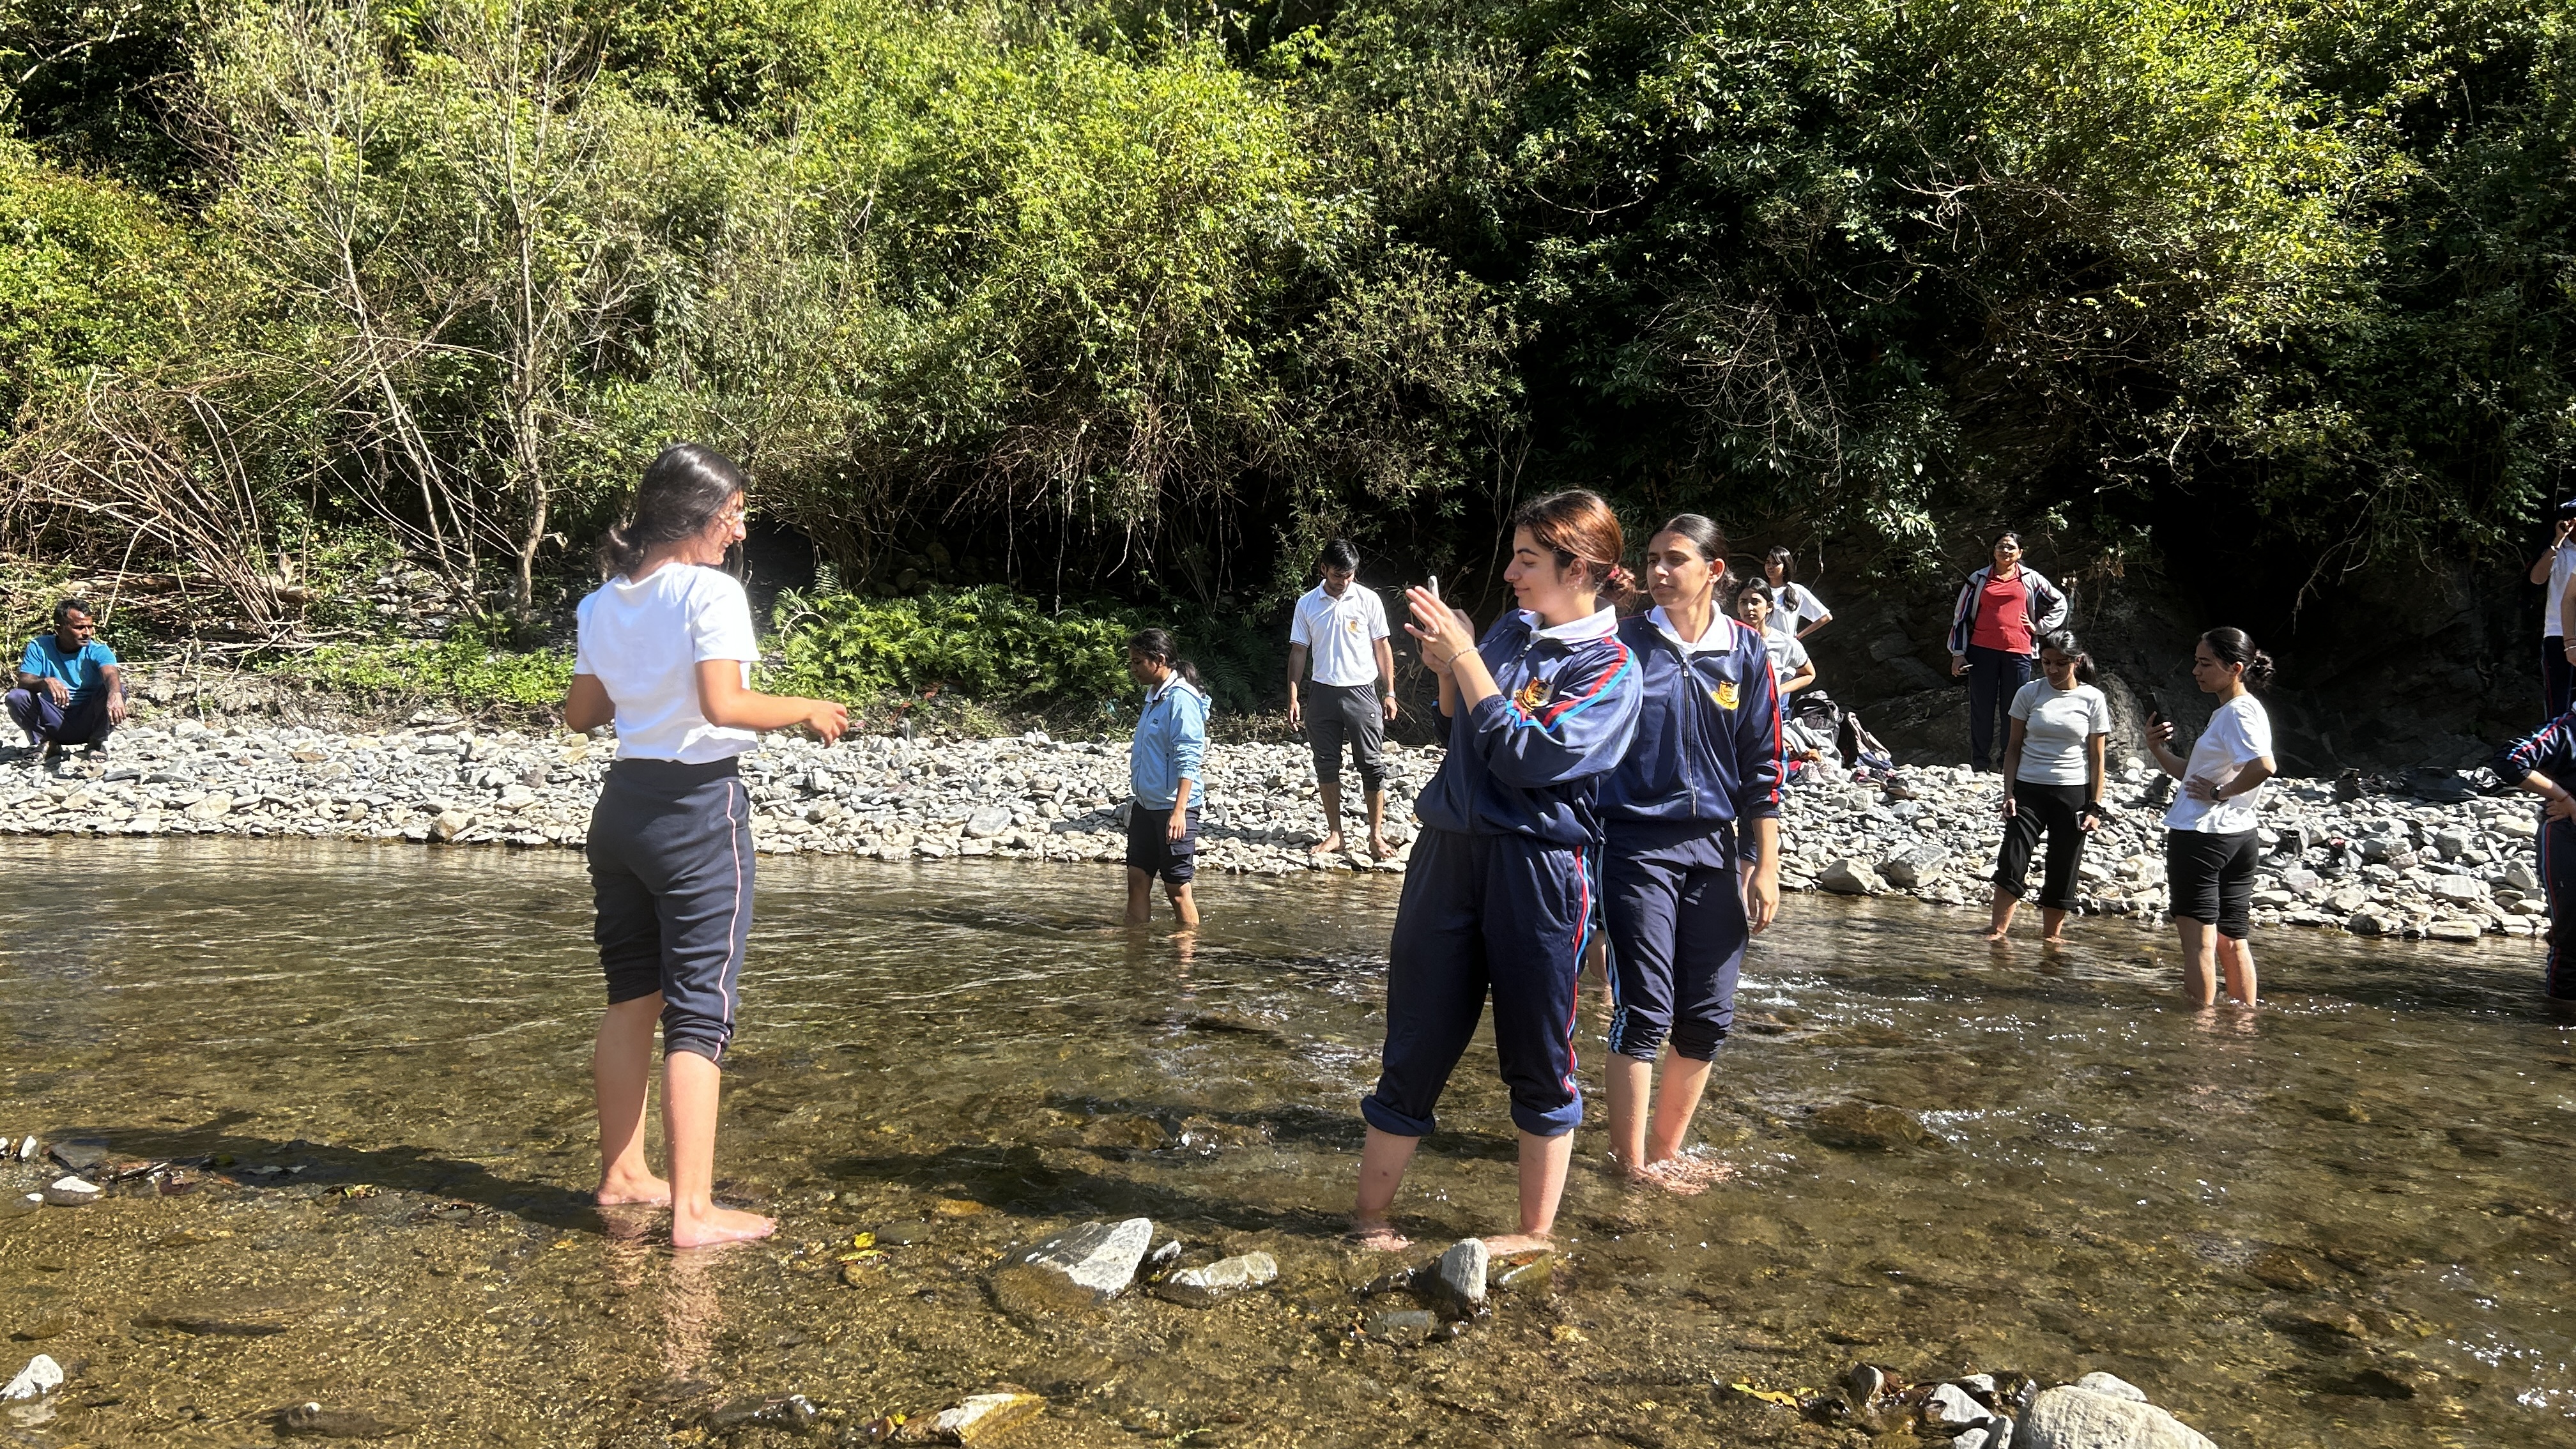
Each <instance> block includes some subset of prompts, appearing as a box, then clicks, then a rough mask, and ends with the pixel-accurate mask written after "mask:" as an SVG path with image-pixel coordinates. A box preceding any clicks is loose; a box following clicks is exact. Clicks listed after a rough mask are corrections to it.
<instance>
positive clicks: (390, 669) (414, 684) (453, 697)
mask: <svg viewBox="0 0 2576 1449" xmlns="http://www.w3.org/2000/svg"><path fill="white" fill-rule="evenodd" d="M512 641H513V630H512V627H511V625H510V624H509V622H508V621H507V620H504V619H498V618H492V619H475V620H467V621H464V622H460V623H459V624H457V625H456V626H455V627H454V628H452V629H450V630H449V631H448V634H447V637H446V638H444V639H437V640H420V639H398V640H384V641H380V642H373V643H359V644H327V645H324V646H322V647H321V648H318V649H314V650H311V651H309V652H305V653H301V654H296V655H291V656H273V657H270V658H268V659H265V660H262V661H261V662H260V663H259V664H258V665H257V667H258V668H260V669H261V670H263V671H264V672H268V673H274V674H281V675H287V676H290V677H292V678H294V679H296V680H298V681H299V682H302V683H304V684H308V685H311V686H313V687H315V688H318V689H324V690H329V691H332V692H335V693H339V694H344V695H348V696H350V697H352V698H354V699H359V700H368V701H410V700H438V701H442V702H447V703H452V704H455V705H458V706H461V707H463V708H466V709H470V710H475V711H495V710H497V711H506V712H511V713H520V712H531V713H533V712H539V711H550V710H554V709H557V708H559V707H561V705H562V704H563V698H564V693H565V691H567V690H569V689H570V688H572V655H571V653H570V651H568V650H563V649H520V648H516V647H513V642H512Z"/></svg>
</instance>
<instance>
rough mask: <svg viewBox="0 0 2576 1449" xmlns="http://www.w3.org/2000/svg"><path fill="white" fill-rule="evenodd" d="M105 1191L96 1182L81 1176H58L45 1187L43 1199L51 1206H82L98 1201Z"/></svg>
mask: <svg viewBox="0 0 2576 1449" xmlns="http://www.w3.org/2000/svg"><path fill="white" fill-rule="evenodd" d="M104 1191H106V1189H105V1188H102V1187H100V1186H99V1185H98V1184H97V1183H94V1182H91V1181H90V1180H89V1179H87V1178H82V1177H58V1178H55V1179H54V1180H53V1181H52V1182H51V1183H49V1184H47V1185H46V1187H45V1201H46V1203H47V1204H48V1205H50V1206H53V1207H82V1206H85V1205H87V1204H89V1203H94V1202H96V1201H98V1195H99V1194H100V1193H102V1192H104Z"/></svg>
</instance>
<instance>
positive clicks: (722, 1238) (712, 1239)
mask: <svg viewBox="0 0 2576 1449" xmlns="http://www.w3.org/2000/svg"><path fill="white" fill-rule="evenodd" d="M777 1231H778V1223H777V1220H776V1219H773V1218H765V1217H762V1216H761V1215H760V1214H758V1213H746V1212H736V1211H735V1210H733V1209H732V1208H709V1209H707V1210H706V1211H705V1212H704V1213H692V1214H690V1215H689V1216H687V1217H685V1218H683V1217H680V1216H677V1215H674V1216H673V1217H672V1219H671V1246H672V1247H674V1248H712V1247H716V1246H718V1245H719V1244H723V1243H748V1242H750V1241H752V1240H753V1239H755V1238H765V1237H768V1236H769V1235H770V1234H771V1233H774V1232H777Z"/></svg>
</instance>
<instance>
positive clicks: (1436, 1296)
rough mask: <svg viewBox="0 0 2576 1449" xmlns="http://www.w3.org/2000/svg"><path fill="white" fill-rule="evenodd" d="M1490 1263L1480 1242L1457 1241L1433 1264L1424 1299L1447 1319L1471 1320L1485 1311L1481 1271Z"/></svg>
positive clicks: (1483, 1276) (1490, 1256) (1483, 1281)
mask: <svg viewBox="0 0 2576 1449" xmlns="http://www.w3.org/2000/svg"><path fill="white" fill-rule="evenodd" d="M1492 1263H1493V1253H1492V1251H1491V1250H1490V1249H1488V1248H1487V1247H1486V1246H1485V1240H1484V1239H1482V1238H1461V1239H1459V1240H1458V1241H1457V1242H1456V1243H1454V1244H1452V1245H1451V1246H1450V1249H1449V1251H1448V1252H1445V1253H1443V1254H1441V1255H1440V1261H1439V1262H1438V1263H1437V1264H1435V1265H1433V1267H1432V1269H1431V1278H1430V1282H1429V1283H1428V1284H1427V1285H1426V1286H1425V1288H1424V1296H1425V1297H1427V1298H1429V1299H1430V1300H1431V1306H1432V1307H1434V1308H1436V1309H1438V1310H1439V1311H1440V1312H1441V1313H1443V1314H1445V1315H1447V1316H1448V1317H1451V1318H1473V1317H1475V1316H1476V1315H1477V1314H1479V1313H1482V1312H1484V1311H1485V1272H1486V1270H1487V1269H1488V1268H1489V1267H1490V1266H1492Z"/></svg>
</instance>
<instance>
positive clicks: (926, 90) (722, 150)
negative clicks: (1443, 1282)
mask: <svg viewBox="0 0 2576 1449" xmlns="http://www.w3.org/2000/svg"><path fill="white" fill-rule="evenodd" d="M0 66H4V67H5V69H0V74H5V77H6V81H7V85H8V89H7V91H6V93H5V95H0V101H5V104H6V107H7V109H6V118H7V122H8V125H9V127H10V128H11V130H13V131H14V138H13V139H10V140H8V141H7V142H5V143H0V410H5V421H0V426H5V429H6V431H5V434H0V450H5V451H0V525H5V527H6V529H7V530H8V532H9V535H10V537H9V539H8V542H9V543H10V544H11V545H12V546H15V547H18V548H21V549H36V550H43V551H51V552H54V553H57V554H61V555H66V556H71V557H76V558H80V559H83V560H84V561H95V562H104V563H113V562H115V561H116V560H117V559H119V558H129V559H130V558H134V557H138V556H150V557H151V558H152V560H153V561H154V562H155V563H156V564H167V565H183V566H187V567H191V568H194V569H197V570H199V571H202V572H204V573H205V574H207V575H208V576H209V577H211V578H212V579H214V580H215V581H216V582H218V583H220V584H222V585H223V586H224V587H225V588H226V589H228V590H230V592H231V594H232V596H233V597H234V598H235V599H236V601H237V602H238V604H239V610H240V612H241V613H242V614H243V615H245V616H246V617H249V618H251V619H252V620H254V621H263V620H271V619H275V618H277V617H279V616H280V615H281V614H282V613H285V612H291V608H292V604H291V602H280V601H281V600H287V601H291V600H292V599H293V598H294V596H295V591H294V589H293V587H292V583H293V576H294V575H295V574H296V573H297V572H298V570H300V569H305V570H309V569H311V568H313V567H315V566H316V565H315V564H314V562H313V560H314V559H315V558H316V557H319V556H321V554H320V553H317V544H316V540H317V539H318V538H325V537H346V536H350V535H353V534H362V535H365V536H367V537H371V538H375V539H378V540H381V542H382V544H383V546H385V547H388V548H398V549H400V550H402V551H404V552H406V553H407V554H409V555H410V556H411V557H412V558H414V559H415V560H417V561H419V562H421V563H422V564H424V565H425V566H427V567H430V568H433V569H435V570H438V571H440V572H441V573H442V574H443V575H445V576H446V577H447V578H449V579H450V580H451V581H452V582H453V583H454V584H455V585H456V586H457V587H458V588H459V589H461V590H462V589H470V590H476V591H480V592H481V595H482V596H483V597H485V598H487V599H489V600H490V601H491V602H492V603H493V604H494V605H495V606H515V607H517V608H519V609H522V610H525V609H533V608H537V607H539V606H541V605H542V604H543V603H544V602H545V601H546V599H547V598H549V597H550V596H551V592H552V591H553V590H555V589H558V588H559V587H560V585H561V582H562V581H563V580H564V579H567V578H570V577H574V576H577V575H578V574H579V573H580V571H581V560H582V556H583V555H582V550H583V544H584V543H585V541H586V539H587V537H588V536H589V534H590V532H591V531H592V530H593V529H595V527H596V526H597V524H598V522H599V521H600V518H601V515H602V512H603V510H604V509H605V508H607V507H610V506H612V505H613V500H614V498H615V495H616V492H617V489H618V488H619V487H620V486H621V484H622V483H623V482H624V480H626V479H627V478H628V477H630V476H631V475H632V473H633V471H634V468H635V466H636V463H637V460H638V459H639V458H640V457H642V456H643V455H644V454H645V453H646V452H647V451H648V450H649V449H650V448H651V447H653V446H654V445H655V444H657V443H659V442H660V441H663V440H666V439H669V438H673V437H679V436H695V437H701V438H704V439H706V440H708V441H711V442H714V443H716V444H718V445H719V446H723V447H726V448H728V449H730V450H732V451H734V452H736V453H738V454H740V455H742V456H743V457H744V458H745V459H746V461H748V462H749V463H750V464H751V465H752V467H753V469H754V472H755V475H756V476H757V478H758V479H759V488H760V491H761V503H762V506H763V507H764V508H765V509H766V510H767V511H769V512H770V513H771V514H772V515H773V516H775V517H778V518H780V519H783V520H785V521H788V522H790V523H792V524H794V525H795V526H797V527H798V528H800V529H801V530H803V531H804V532H805V533H807V534H809V535H810V536H812V537H813V538H814V539H816V540H817V541H818V543H819V544H820V546H821V547H822V548H823V550H824V551H825V553H826V554H827V555H828V557H829V558H830V559H831V561H832V562H833V563H834V564H836V565H837V568H838V571H839V575H840V577H841V578H842V579H843V580H844V581H845V582H847V583H849V584H852V585H853V586H859V587H869V588H878V589H890V588H893V587H896V586H897V584H898V581H899V580H902V579H905V578H910V579H912V580H914V581H915V582H916V583H925V582H928V581H931V580H933V579H944V580H946V581H949V582H955V583H963V584H975V583H986V582H995V581H1007V582H1014V583H1017V584H1019V585H1021V586H1022V587H1024V588H1027V589H1029V590H1031V591H1033V592H1037V593H1040V594H1049V593H1055V592H1062V591H1067V590H1073V591H1082V592H1090V591H1099V590H1107V591H1111V592H1116V593H1123V594H1126V595H1128V596H1130V597H1136V598H1144V599H1153V598H1162V599H1172V600H1193V601H1199V602H1202V603H1204V602H1213V601H1216V600H1219V599H1235V600H1240V599H1258V598H1265V597H1275V596H1276V595H1277V593H1278V592H1279V591H1280V590H1282V589H1284V588H1285V587H1287V586H1289V585H1290V584H1291V583H1293V581H1294V575H1295V573H1296V572H1297V570H1296V569H1295V567H1294V566H1293V564H1288V563H1283V562H1282V560H1283V559H1295V558H1300V557H1302V556H1303V553H1304V550H1305V547H1306V545H1307V544H1308V543H1309V542H1311V541H1312V540H1313V539H1314V538H1315V537H1317V536H1319V535H1320V534H1321V533H1323V532H1324V531H1326V530H1333V529H1341V530H1348V531H1351V532H1354V533H1356V534H1358V535H1360V536H1362V537H1363V538H1364V539H1368V540H1370V541H1372V542H1374V543H1376V544H1379V545H1381V546H1384V547H1387V548H1391V549H1393V550H1395V551H1397V552H1400V553H1405V554H1409V555H1411V556H1412V557H1414V558H1417V559H1420V560H1422V561H1424V562H1426V563H1430V564H1433V565H1439V564H1441V563H1444V562H1446V561H1447V560H1448V559H1449V558H1451V557H1452V556H1458V557H1469V556H1476V555H1481V553H1482V551H1483V549H1482V545H1483V542H1484V534H1485V531H1486V529H1487V527H1488V523H1489V520H1490V519H1491V517H1492V516H1493V514H1494V513H1495V511H1496V510H1498V509H1499V508H1500V507H1502V506H1503V505H1505V504H1506V503H1507V502H1508V500H1509V499H1510V498H1511V497H1512V496H1514V495H1515V494H1517V493H1526V492H1528V491H1530V490H1533V489H1538V488H1543V487H1549V486H1555V485H1559V484H1563V483H1584V484H1590V485H1593V486H1599V487H1602V488H1604V489H1605V490H1607V491H1609V492H1611V493H1612V494H1613V495H1614V496H1616V497H1617V498H1618V499H1620V500H1621V501H1622V503H1623V505H1625V506H1628V507H1631V508H1633V509H1635V510H1637V512H1638V513H1639V514H1640V515H1641V516H1642V515H1643V514H1646V513H1649V512H1653V511H1655V510H1660V509H1669V508H1671V507H1674V506H1684V505H1687V506H1692V507H1698V508H1701V509H1703V510H1705V511H1709V512H1713V513H1716V514H1718V515H1720V516H1721V517H1722V518H1725V519H1727V520H1729V521H1742V522H1755V521H1758V522H1760V523H1762V524H1763V525H1764V526H1766V527H1767V528H1772V529H1778V530H1784V531H1785V532H1786V534H1787V535H1788V536H1791V537H1808V538H1815V539H1831V540H1833V541H1834V542H1835V544H1836V546H1837V547H1839V548H1842V549H1843V550H1844V551H1845V552H1846V554H1851V553H1854V552H1857V553H1859V554H1861V555H1864V556H1866V557H1868V558H1869V559H1871V560H1872V561H1873V564H1874V566H1877V567H1880V568H1883V569H1886V570H1890V571H1893V572H1897V573H1903V572H1905V571H1907V570H1909V569H1919V568H1924V567H1929V566H1931V565H1933V564H1935V563H1938V562H1942V561H1945V560H1949V559H1951V558H1952V556H1953V555H1954V554H1955V553H1956V550H1955V548H1949V547H1947V546H1946V543H1945V530H1947V529H1949V528H1950V526H1951V525H1953V524H1954V523H1967V524H1981V523H1983V522H1985V521H1987V520H1990V519H1996V518H2003V517H2010V518H2013V519H2015V520H2017V521H2022V522H2027V523H2033V524H2036V525H2038V526H2042V527H2045V528H2050V529H2056V530H2062V531H2065V532H2067V533H2068V534H2069V535H2070V536H2079V537H2082V538H2085V539H2088V540H2090V541H2091V542H2092V544H2093V545H2095V546H2097V547H2099V548H2101V549H2103V550H2105V551H2107V552H2110V553H2113V554H2118V553H2120V552H2122V551H2128V552H2131V553H2141V554H2153V553H2155V552H2157V551H2158V550H2169V549H2171V548H2173V547H2174V546H2175V545H2176V539H2175V538H2174V537H2173V533H2174V530H2175V528H2176V526H2177V520H2182V519H2189V520H2191V521H2192V522H2193V524H2194V525H2196V526H2197V525H2206V524H2207V523H2208V522H2209V521H2211V520H2213V519H2215V520H2223V521H2225V522H2228V523H2230V524H2231V525H2233V527H2232V529H2231V533H2232V535H2233V536H2234V537H2236V538H2237V539H2238V540H2239V541H2240V543H2241V545H2242V546H2244V547H2247V548H2260V549H2264V550H2268V551H2269V553H2268V554H2267V555H2266V556H2267V557H2269V558H2270V559H2271V560H2273V561H2274V562H2275V563H2276V564H2278V563H2280V562H2283V561H2295V562H2296V565H2297V567H2296V568H2293V569H2289V570H2287V571H2286V572H2287V573H2289V574H2290V575H2291V576H2293V577H2294V579H2299V578H2322V577H2326V576H2329V575H2330V574H2331V572H2332V571H2333V570H2335V569H2337V568H2341V567H2346V566H2350V565H2353V564H2356V563H2359V562H2362V561H2366V560H2369V559H2373V558H2386V557H2390V556H2394V555H2400V554H2404V553H2406V552H2408V551H2412V550H2422V549H2427V548H2436V547H2439V548H2466V549H2471V550H2485V551H2494V550H2497V549H2499V548H2501V547H2503V546H2505V545H2506V544H2507V542H2508V541H2509V540H2510V539H2511V538H2512V537H2513V535H2514V533H2515V531H2516V530H2517V529H2518V528H2520V527H2521V526H2523V525H2524V524H2526V523H2527V522H2528V521H2529V520H2530V518H2531V517H2532V516H2533V514H2534V512H2535V511H2536V505H2537V503H2538V500H2539V499H2540V498H2541V497H2542V496H2543V494H2544V493H2545V492H2548V491H2550V490H2553V489H2558V488H2561V487H2563V486H2564V474H2565V469H2566V464H2567V461H2568V459H2569V457H2570V453H2571V449H2576V378H2572V377H2571V370H2570V369H2571V358H2570V350H2571V347H2576V338H2571V336H2570V332H2569V321H2570V318H2571V309H2576V255H2571V254H2576V214H2571V202H2570V194H2571V193H2570V182H2571V179H2576V178H2571V176H2570V174H2569V173H2570V170H2571V168H2576V94H2571V88H2572V86H2571V81H2572V80H2576V36H2571V34H2570V27H2569V24H2568V22H2567V20H2566V19H2565V17H2564V15H2563V12H2562V11H2561V10H2560V9H2559V8H2558V7H2554V6H2547V5H2542V4H2538V3H2534V0H2427V3H2423V4H2415V5H2406V6H2383V5H2369V4H2365V3H2362V0H2298V3H2291V0H2240V3H2228V4H2218V3H2210V0H2133V3H2120V4H2111V3H2107V0H1957V3H1944V4H1939V5H1924V4H1920V3H1916V0H1657V3H1652V4H1648V3H1643V0H1583V3H1573V0H1521V3H1501V0H1348V3H1343V4H1338V5H1334V4H1323V3H1316V0H1297V3H1288V0H1280V3H1277V4H1263V5H1260V6H1256V7H1250V8H1241V9H1232V10H1227V9H1219V10H1215V11H1208V10H1189V11H1183V10H1180V9H1177V8H1175V9H1172V10H1162V9H1157V8H1154V7H1148V6H1139V5H1125V6H1119V5H1111V6H1101V7H1092V6H1084V5H1070V4H1049V3H1043V0H958V3H954V4H948V5H939V4H930V3H919V0H623V3H617V4H609V3H605V0H200V3H197V4H195V5H191V6H171V5H164V4H155V3H146V0H0ZM137 548H139V549H140V550H141V553H140V554H139V555H138V554H137V553H135V552H134V550H136V549H137ZM322 552H327V550H323V551H322Z"/></svg>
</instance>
